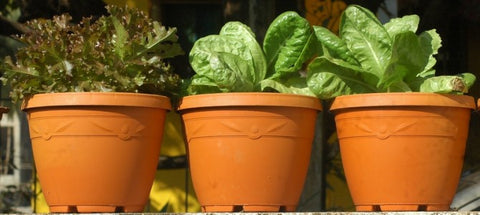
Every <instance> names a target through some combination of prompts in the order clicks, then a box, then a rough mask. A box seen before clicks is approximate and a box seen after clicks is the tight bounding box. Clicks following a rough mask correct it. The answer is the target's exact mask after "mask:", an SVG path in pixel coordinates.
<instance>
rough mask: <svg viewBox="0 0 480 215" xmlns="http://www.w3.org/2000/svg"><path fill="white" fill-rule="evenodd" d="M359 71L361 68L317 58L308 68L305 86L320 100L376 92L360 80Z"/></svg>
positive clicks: (340, 61)
mask: <svg viewBox="0 0 480 215" xmlns="http://www.w3.org/2000/svg"><path fill="white" fill-rule="evenodd" d="M359 71H362V68H359V67H356V66H354V65H350V64H349V63H348V62H345V61H342V60H339V59H329V58H327V57H324V56H322V57H317V58H315V60H313V61H312V62H311V63H310V64H309V66H308V76H307V85H308V87H309V88H310V90H311V91H312V92H313V93H314V94H315V95H316V96H317V97H319V98H320V99H331V98H334V97H336V96H340V95H349V94H356V93H371V92H377V89H375V88H373V87H372V86H370V85H368V84H367V83H365V82H363V81H362V80H361V79H362V78H361V76H360V74H359Z"/></svg>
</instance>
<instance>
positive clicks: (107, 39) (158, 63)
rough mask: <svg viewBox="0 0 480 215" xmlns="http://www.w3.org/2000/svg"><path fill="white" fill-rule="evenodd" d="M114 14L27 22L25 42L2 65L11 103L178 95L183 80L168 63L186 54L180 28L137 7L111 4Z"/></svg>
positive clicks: (21, 37)
mask: <svg viewBox="0 0 480 215" xmlns="http://www.w3.org/2000/svg"><path fill="white" fill-rule="evenodd" d="M107 10H108V12H109V14H110V15H108V16H102V17H100V18H99V19H97V20H96V21H94V20H93V19H92V18H84V19H83V20H82V22H81V23H80V24H72V23H71V22H70V20H71V17H70V16H69V15H61V16H56V17H54V18H53V19H37V20H32V21H29V22H27V23H26V25H27V27H29V28H30V30H31V31H30V32H29V33H27V34H25V35H21V36H19V37H17V39H18V40H19V41H21V42H23V43H24V44H25V46H24V47H23V48H21V49H20V50H19V51H18V52H17V54H16V62H14V61H13V60H12V59H11V58H10V57H6V58H5V59H4V63H2V64H1V65H0V69H1V70H2V71H3V73H4V74H3V77H2V81H3V82H4V84H8V85H11V87H12V91H11V97H12V99H13V100H19V99H23V98H24V97H28V96H30V95H33V94H37V93H51V92H88V91H96V92H111V91H114V92H140V93H152V94H162V95H166V96H171V97H173V96H175V94H178V92H179V91H180V84H181V79H180V77H179V76H178V75H177V74H175V73H174V72H173V68H172V67H171V66H170V65H169V64H168V59H169V58H173V57H175V56H177V55H181V54H183V51H182V49H181V47H180V45H179V44H178V43H177V36H176V29H175V28H168V29H167V28H166V27H164V26H162V25H161V24H160V23H158V22H156V21H153V20H152V19H150V18H148V16H146V15H145V14H144V13H142V12H140V11H138V10H136V9H128V8H126V7H117V6H107Z"/></svg>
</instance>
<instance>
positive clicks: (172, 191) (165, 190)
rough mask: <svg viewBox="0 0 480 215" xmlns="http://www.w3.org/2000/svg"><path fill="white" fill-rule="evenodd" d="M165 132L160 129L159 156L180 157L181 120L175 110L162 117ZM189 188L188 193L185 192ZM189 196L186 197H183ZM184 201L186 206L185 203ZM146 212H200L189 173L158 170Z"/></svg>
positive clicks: (182, 140)
mask: <svg viewBox="0 0 480 215" xmlns="http://www.w3.org/2000/svg"><path fill="white" fill-rule="evenodd" d="M164 129H165V131H164V132H163V133H164V135H163V142H162V150H161V155H165V156H180V155H185V154H186V150H185V140H184V136H183V131H182V119H181V117H180V115H179V114H178V113H176V112H174V111H171V112H169V113H167V118H166V120H165V128H164ZM187 176H188V185H187V186H188V187H187V188H186V186H185V184H186V183H185V180H187V179H186V177H187ZM187 189H188V194H187V193H186V192H187ZM187 195H188V198H187V197H186V196H187ZM187 199H188V202H187V207H188V211H187V208H186V207H185V206H186V205H185V202H186V200H187ZM149 201H150V204H149V207H148V209H147V210H148V211H149V212H160V211H162V210H164V209H165V207H166V211H162V212H175V213H179V212H199V211H200V204H199V203H198V201H197V199H196V197H195V192H194V190H193V185H192V180H191V179H190V174H186V169H184V168H182V169H171V170H157V174H156V175H155V181H154V182H153V186H152V190H151V192H150V200H149Z"/></svg>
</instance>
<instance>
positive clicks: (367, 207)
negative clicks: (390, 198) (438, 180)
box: [355, 204, 450, 211]
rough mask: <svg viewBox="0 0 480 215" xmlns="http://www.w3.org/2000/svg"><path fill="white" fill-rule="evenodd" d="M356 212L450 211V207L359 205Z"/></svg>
mask: <svg viewBox="0 0 480 215" xmlns="http://www.w3.org/2000/svg"><path fill="white" fill-rule="evenodd" d="M355 209H356V211H448V210H450V206H449V205H415V204H414V205H393V204H392V205H357V206H355Z"/></svg>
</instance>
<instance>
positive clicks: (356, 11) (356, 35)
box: [340, 5, 392, 85]
mask: <svg viewBox="0 0 480 215" xmlns="http://www.w3.org/2000/svg"><path fill="white" fill-rule="evenodd" d="M340 37H341V38H342V39H343V40H344V41H345V43H346V44H347V47H348V49H349V50H350V51H351V52H352V55H353V56H355V59H356V60H357V61H358V62H359V63H360V65H361V66H362V68H363V69H365V72H366V73H370V74H373V75H374V77H376V78H373V79H372V78H371V77H372V76H369V77H364V78H365V79H366V80H365V81H366V82H368V83H369V84H371V85H374V84H377V83H378V80H379V79H381V78H382V76H383V73H384V71H385V69H386V67H387V64H388V62H389V61H390V57H391V54H392V53H391V48H392V47H391V46H392V39H391V38H390V36H389V35H388V32H387V30H386V29H385V28H384V27H383V25H382V24H381V23H380V21H378V19H377V18H376V17H375V15H374V14H373V13H372V12H370V11H369V10H367V9H365V8H363V7H360V6H356V5H353V6H349V7H348V8H347V9H346V10H345V11H344V12H343V13H342V16H341V22H340ZM365 72H364V73H365ZM364 73H363V74H364Z"/></svg>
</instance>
